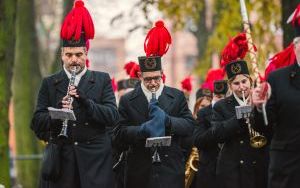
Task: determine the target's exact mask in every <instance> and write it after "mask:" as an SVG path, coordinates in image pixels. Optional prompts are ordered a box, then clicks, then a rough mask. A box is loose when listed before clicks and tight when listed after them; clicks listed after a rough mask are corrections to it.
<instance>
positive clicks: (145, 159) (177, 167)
mask: <svg viewBox="0 0 300 188" xmlns="http://www.w3.org/2000/svg"><path fill="white" fill-rule="evenodd" d="M156 27H160V28H161V27H163V25H158V24H157V23H156ZM163 28H164V27H163ZM161 56H162V55H160V56H159V55H150V56H142V57H139V58H138V60H139V65H140V70H141V72H139V78H140V80H141V83H140V85H139V86H137V87H136V88H135V89H134V90H133V91H131V92H129V93H127V94H125V95H124V96H123V97H121V99H120V103H119V113H120V121H119V130H118V132H117V133H116V134H117V140H118V141H119V143H122V144H124V145H126V146H127V147H128V148H129V149H128V152H127V164H126V166H127V167H126V169H127V170H126V175H125V186H126V187H130V188H140V187H144V188H150V187H156V188H160V187H161V188H168V187H172V188H183V187H184V171H185V169H184V167H185V166H184V155H183V153H182V150H181V149H180V145H179V140H180V139H181V138H182V137H184V136H189V135H191V134H192V132H193V126H194V120H193V117H192V114H191V111H190V110H189V108H188V105H187V102H186V99H185V96H184V94H183V92H182V91H180V90H178V89H175V88H171V87H168V86H166V85H164V84H163V81H162V73H163V72H162V67H161ZM153 94H154V95H153ZM161 136H172V143H171V146H169V147H161V148H159V149H158V153H159V156H160V160H161V163H160V164H159V166H156V169H158V171H156V170H154V165H153V164H152V155H153V150H152V149H151V148H145V141H146V138H149V137H161Z"/></svg>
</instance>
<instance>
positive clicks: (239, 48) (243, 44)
mask: <svg viewBox="0 0 300 188" xmlns="http://www.w3.org/2000/svg"><path fill="white" fill-rule="evenodd" d="M254 48H255V51H256V47H255V46H254ZM248 50H249V49H248V43H247V39H246V33H239V34H238V35H237V36H235V37H234V38H231V39H230V40H229V42H228V44H227V45H226V46H225V48H224V49H223V51H222V55H221V56H222V57H221V67H224V66H225V65H227V64H228V63H230V62H232V61H235V60H238V59H243V58H244V57H245V56H246V53H247V52H248Z"/></svg>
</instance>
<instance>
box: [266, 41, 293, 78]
mask: <svg viewBox="0 0 300 188" xmlns="http://www.w3.org/2000/svg"><path fill="white" fill-rule="evenodd" d="M295 60H296V55H295V52H294V44H293V43H291V44H290V45H289V46H288V47H287V48H285V49H284V50H282V51H281V52H279V53H277V54H275V55H274V56H273V57H272V58H270V60H269V64H268V66H267V68H266V70H265V78H268V76H269V74H270V73H271V72H272V71H274V70H276V69H279V68H282V67H286V66H288V65H291V64H294V63H295Z"/></svg>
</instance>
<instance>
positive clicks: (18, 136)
mask: <svg viewBox="0 0 300 188" xmlns="http://www.w3.org/2000/svg"><path fill="white" fill-rule="evenodd" d="M84 2H85V4H86V7H87V8H88V9H89V11H90V13H91V16H92V17H93V19H94V24H95V28H96V36H95V39H94V40H92V41H91V47H90V51H89V54H88V57H89V60H90V69H91V70H99V71H106V72H109V73H110V75H111V77H112V78H114V79H115V80H119V79H121V78H124V77H126V74H125V71H124V69H123V67H124V64H125V63H126V62H128V61H136V62H137V57H138V56H141V55H144V50H143V45H144V38H145V35H146V32H147V31H148V30H149V28H151V27H152V25H153V23H154V22H155V21H156V20H158V19H163V20H164V21H165V24H166V27H167V28H168V29H169V31H170V32H171V35H172V39H173V41H172V45H171V48H170V49H169V51H168V53H167V54H166V55H165V56H164V57H163V69H164V71H165V74H166V84H167V85H169V86H172V87H177V88H180V82H181V81H182V80H183V79H184V78H185V77H187V76H191V77H192V81H193V86H194V87H193V90H192V94H194V93H195V91H196V90H197V89H198V88H199V86H200V84H201V83H202V81H203V79H204V78H205V76H206V72H207V70H208V69H209V68H218V67H219V61H220V59H219V57H220V52H221V51H222V49H223V47H224V46H225V45H226V43H227V42H228V40H229V38H230V37H233V36H235V35H236V34H237V33H238V32H241V31H242V28H243V27H242V16H241V13H240V4H239V1H238V0H148V1H146V0H84ZM299 2H300V1H299V0H298V1H297V0H246V6H247V10H248V16H249V19H250V24H251V31H252V37H253V40H254V43H255V45H256V47H257V55H258V63H259V68H260V70H261V71H262V72H263V71H264V68H265V66H266V64H267V62H268V58H269V57H271V56H272V55H274V53H276V52H278V51H280V50H282V49H283V48H284V47H286V46H288V45H289V43H290V42H292V38H293V29H292V27H291V26H290V25H287V24H286V20H287V18H288V16H289V15H290V14H291V13H292V12H293V10H294V9H295V8H296V6H297V4H298V3H299ZM72 6H73V1H72V0H0V65H1V68H0V88H1V89H0V184H2V185H4V186H5V187H23V188H34V187H37V184H38V177H39V168H40V166H39V165H40V161H41V157H42V151H43V147H44V143H42V142H40V141H38V140H37V139H36V137H35V136H34V135H33V132H32V131H31V130H30V121H31V118H32V113H33V110H34V107H35V102H36V94H37V91H38V89H39V86H40V82H41V79H42V78H43V77H45V76H47V75H50V74H52V73H54V72H56V71H57V70H59V69H61V60H60V37H59V36H60V26H61V25H60V24H61V22H62V19H63V17H64V15H65V14H66V13H67V12H68V11H69V10H70V9H71V8H72Z"/></svg>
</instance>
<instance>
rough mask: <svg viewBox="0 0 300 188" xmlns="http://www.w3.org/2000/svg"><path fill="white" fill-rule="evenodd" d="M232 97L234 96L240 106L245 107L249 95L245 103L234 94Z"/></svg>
mask: <svg viewBox="0 0 300 188" xmlns="http://www.w3.org/2000/svg"><path fill="white" fill-rule="evenodd" d="M233 96H234V98H235V100H236V101H237V102H238V103H239V105H240V106H246V105H247V104H248V102H249V99H250V95H249V96H248V98H247V99H246V100H245V101H243V100H242V99H240V98H239V97H238V96H237V95H236V94H235V93H234V92H233Z"/></svg>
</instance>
